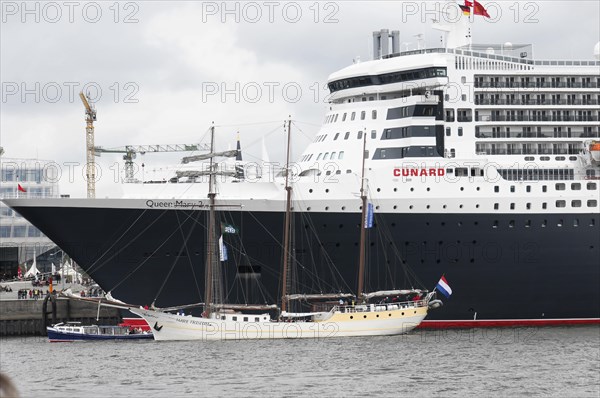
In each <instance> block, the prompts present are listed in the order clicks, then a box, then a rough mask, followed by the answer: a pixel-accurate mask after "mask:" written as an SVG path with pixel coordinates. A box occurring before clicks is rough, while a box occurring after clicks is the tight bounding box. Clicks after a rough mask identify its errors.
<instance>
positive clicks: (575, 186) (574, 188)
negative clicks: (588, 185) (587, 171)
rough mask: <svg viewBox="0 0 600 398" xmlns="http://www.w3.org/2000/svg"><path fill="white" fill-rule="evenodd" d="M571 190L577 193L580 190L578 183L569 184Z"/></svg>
mask: <svg viewBox="0 0 600 398" xmlns="http://www.w3.org/2000/svg"><path fill="white" fill-rule="evenodd" d="M571 189H572V190H573V191H579V190H581V184H580V183H578V182H574V183H572V184H571Z"/></svg>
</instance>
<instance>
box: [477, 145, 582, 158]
mask: <svg viewBox="0 0 600 398" xmlns="http://www.w3.org/2000/svg"><path fill="white" fill-rule="evenodd" d="M582 149H583V144H581V143H579V144H569V146H563V145H559V144H554V146H553V147H548V146H547V144H537V145H536V144H510V143H502V144H500V143H495V144H491V143H477V144H475V151H476V152H477V153H478V154H486V155H578V154H579V153H580V152H581V150H582Z"/></svg>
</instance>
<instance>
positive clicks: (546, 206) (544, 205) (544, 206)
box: [542, 202, 548, 210]
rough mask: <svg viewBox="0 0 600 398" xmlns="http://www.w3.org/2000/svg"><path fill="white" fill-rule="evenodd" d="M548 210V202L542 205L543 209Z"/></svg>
mask: <svg viewBox="0 0 600 398" xmlns="http://www.w3.org/2000/svg"><path fill="white" fill-rule="evenodd" d="M547 208H548V204H547V203H546V202H544V203H542V209H544V210H546V209H547Z"/></svg>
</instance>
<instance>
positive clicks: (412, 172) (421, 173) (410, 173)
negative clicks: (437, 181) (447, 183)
mask: <svg viewBox="0 0 600 398" xmlns="http://www.w3.org/2000/svg"><path fill="white" fill-rule="evenodd" d="M445 174H446V170H444V169H443V168H431V169H427V168H410V169H407V168H395V169H394V177H443V176H444V175H445Z"/></svg>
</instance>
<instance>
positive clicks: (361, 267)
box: [356, 129, 367, 298]
mask: <svg viewBox="0 0 600 398" xmlns="http://www.w3.org/2000/svg"><path fill="white" fill-rule="evenodd" d="M366 147H367V131H366V129H365V132H364V135H363V150H362V168H361V170H362V172H361V176H360V200H361V202H362V216H361V219H360V252H359V255H358V291H357V292H356V294H357V297H359V298H360V297H362V296H363V295H364V292H363V291H364V285H365V249H366V248H365V246H366V238H367V225H366V223H367V191H366V189H365V151H366Z"/></svg>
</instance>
